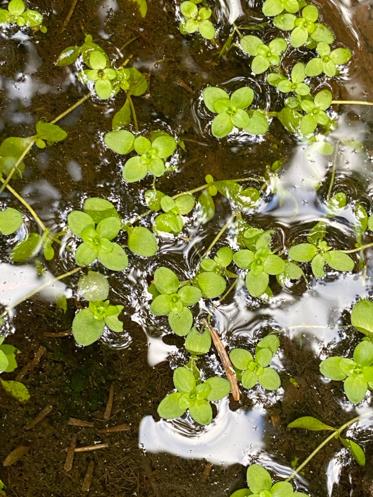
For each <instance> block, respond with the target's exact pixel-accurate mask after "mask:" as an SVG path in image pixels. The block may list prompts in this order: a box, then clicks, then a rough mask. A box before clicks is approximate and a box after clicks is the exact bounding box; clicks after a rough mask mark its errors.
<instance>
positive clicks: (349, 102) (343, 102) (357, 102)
mask: <svg viewBox="0 0 373 497" xmlns="http://www.w3.org/2000/svg"><path fill="white" fill-rule="evenodd" d="M332 104H336V105H370V106H371V105H373V102H366V101H364V100H332Z"/></svg>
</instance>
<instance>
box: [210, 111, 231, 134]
mask: <svg viewBox="0 0 373 497" xmlns="http://www.w3.org/2000/svg"><path fill="white" fill-rule="evenodd" d="M232 129H233V122H232V119H231V117H230V116H229V114H227V113H226V112H222V113H221V114H218V115H217V116H216V117H215V118H214V119H213V121H212V124H211V132H212V134H213V135H214V136H215V138H224V137H225V136H227V135H229V133H230V132H231V131H232Z"/></svg>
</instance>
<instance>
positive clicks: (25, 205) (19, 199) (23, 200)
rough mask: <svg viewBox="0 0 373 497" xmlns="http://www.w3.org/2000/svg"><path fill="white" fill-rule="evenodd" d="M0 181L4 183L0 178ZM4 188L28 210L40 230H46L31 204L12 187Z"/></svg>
mask: <svg viewBox="0 0 373 497" xmlns="http://www.w3.org/2000/svg"><path fill="white" fill-rule="evenodd" d="M0 181H1V182H2V183H3V184H4V183H5V180H4V179H2V178H0ZM6 189H7V190H8V191H9V192H10V193H11V194H12V195H13V196H14V197H15V198H16V199H17V200H18V201H19V202H20V203H21V204H22V205H23V206H24V207H25V208H26V209H27V210H28V211H29V213H30V214H31V215H32V217H33V218H34V219H35V221H36V223H37V224H38V225H39V226H40V228H41V229H42V231H48V228H47V227H46V226H45V224H44V223H43V221H42V220H41V219H40V217H39V216H38V214H37V213H36V212H35V211H34V209H33V208H32V207H31V205H30V204H29V203H28V202H27V201H26V200H25V199H24V198H23V197H22V195H20V194H19V193H18V192H17V191H16V190H15V189H14V188H13V187H11V186H10V185H6Z"/></svg>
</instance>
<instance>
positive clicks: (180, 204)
mask: <svg viewBox="0 0 373 497" xmlns="http://www.w3.org/2000/svg"><path fill="white" fill-rule="evenodd" d="M175 204H176V207H177V208H178V210H179V214H181V215H182V216H186V215H187V214H189V213H190V211H191V210H193V208H194V205H195V200H194V197H193V195H190V194H185V195H180V197H177V198H176V199H175Z"/></svg>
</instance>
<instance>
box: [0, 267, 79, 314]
mask: <svg viewBox="0 0 373 497" xmlns="http://www.w3.org/2000/svg"><path fill="white" fill-rule="evenodd" d="M81 270H82V268H81V267H76V268H74V269H72V270H71V271H68V272H67V273H63V274H60V275H59V276H56V277H55V278H53V279H51V280H48V281H46V282H45V283H43V284H41V285H40V286H38V287H37V288H35V289H34V290H31V291H30V292H29V293H27V294H26V295H24V296H23V297H22V298H20V299H19V300H17V301H16V302H15V303H14V304H12V305H11V306H8V307H7V309H6V310H5V311H4V312H3V313H2V314H1V316H0V317H2V318H4V317H5V316H6V315H7V314H8V313H9V311H10V310H11V309H14V308H15V307H17V306H18V305H19V304H22V302H25V301H26V300H28V299H30V298H31V297H33V296H34V295H36V294H37V293H39V292H41V291H42V290H44V288H48V287H49V286H50V285H53V283H55V282H56V281H61V280H64V279H65V278H68V277H69V276H72V275H74V274H76V273H78V272H79V271H81Z"/></svg>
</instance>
